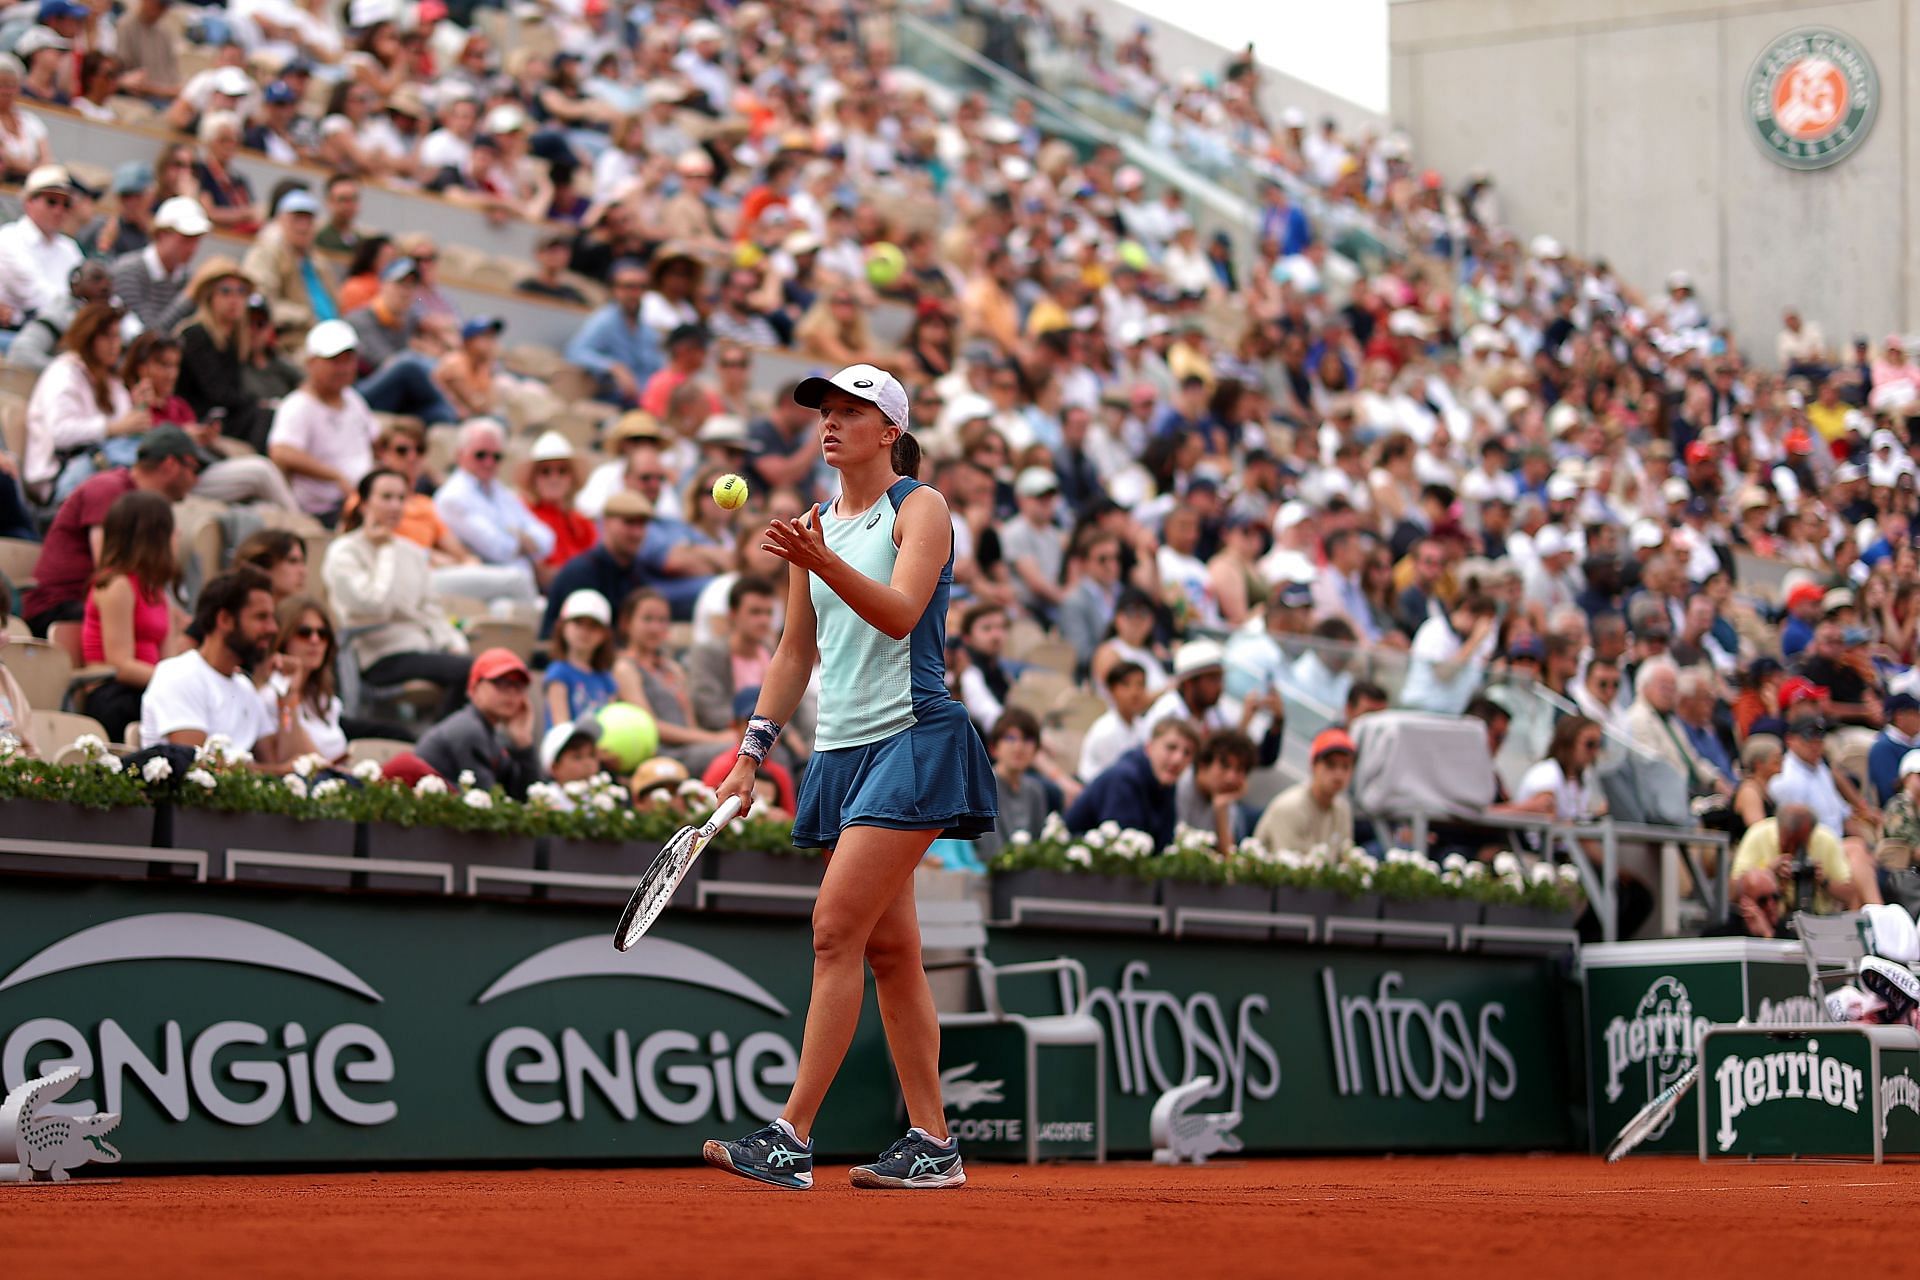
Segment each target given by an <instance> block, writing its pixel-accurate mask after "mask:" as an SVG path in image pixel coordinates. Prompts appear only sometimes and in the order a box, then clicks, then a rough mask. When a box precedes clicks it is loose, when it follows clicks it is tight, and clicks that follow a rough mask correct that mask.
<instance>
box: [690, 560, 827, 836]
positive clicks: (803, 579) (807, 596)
mask: <svg viewBox="0 0 1920 1280" xmlns="http://www.w3.org/2000/svg"><path fill="white" fill-rule="evenodd" d="M819 657H820V633H819V623H818V621H817V620H816V619H815V617H814V613H813V596H812V594H811V592H810V590H809V575H808V574H807V573H806V572H805V571H804V570H800V569H796V570H794V571H793V572H791V573H789V574H788V575H787V623H786V627H785V629H784V630H782V631H781V633H780V644H779V647H778V648H776V649H775V650H774V651H773V659H772V661H770V662H769V663H768V664H767V674H766V677H765V678H764V679H763V680H762V681H761V682H760V700H759V701H758V702H757V703H755V704H754V708H753V713H754V715H755V716H765V717H766V718H767V719H769V720H771V721H773V722H774V723H775V724H779V725H784V724H786V723H787V722H788V721H789V720H791V719H793V713H794V712H795V711H796V710H798V709H799V707H800V699H801V698H802V697H804V696H805V695H806V692H807V682H808V681H809V680H811V679H812V678H813V667H814V664H815V663H816V662H817V661H819ZM759 767H760V762H759V761H757V760H755V759H754V758H753V757H752V756H748V755H743V756H741V757H740V758H739V759H737V760H735V761H734V762H733V768H732V769H730V770H728V771H727V776H726V778H725V779H724V780H723V781H722V782H721V783H720V786H719V788H718V790H717V791H716V792H715V795H716V796H717V797H718V799H719V802H720V803H721V804H725V803H726V800H727V797H728V796H735V795H737V796H739V797H740V816H741V817H745V816H746V815H747V814H748V813H749V812H750V811H751V810H752V809H753V778H754V774H755V773H756V772H758V770H759Z"/></svg>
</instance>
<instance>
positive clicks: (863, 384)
mask: <svg viewBox="0 0 1920 1280" xmlns="http://www.w3.org/2000/svg"><path fill="white" fill-rule="evenodd" d="M853 385H854V386H856V387H858V388H860V389H861V390H862V391H865V390H866V389H867V388H868V387H871V386H872V385H873V379H872V378H861V379H860V380H859V381H857V382H855V383H854V384H853Z"/></svg>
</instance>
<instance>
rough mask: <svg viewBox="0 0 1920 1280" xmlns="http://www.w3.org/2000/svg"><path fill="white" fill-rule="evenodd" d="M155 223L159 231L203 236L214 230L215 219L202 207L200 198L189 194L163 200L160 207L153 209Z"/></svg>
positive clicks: (155, 227)
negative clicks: (197, 198)
mask: <svg viewBox="0 0 1920 1280" xmlns="http://www.w3.org/2000/svg"><path fill="white" fill-rule="evenodd" d="M153 225H154V229H155V230H157V231H173V232H177V233H178V234H180V235H183V236H203V235H205V234H207V232H209V231H211V230H213V219H211V218H209V217H208V216H207V211H206V210H205V209H202V208H201V207H200V202H199V201H198V200H195V199H192V198H191V197H189V196H174V197H173V198H172V199H170V200H163V201H161V203H160V207H159V208H158V209H155V210H154V211H153Z"/></svg>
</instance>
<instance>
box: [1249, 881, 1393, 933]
mask: <svg viewBox="0 0 1920 1280" xmlns="http://www.w3.org/2000/svg"><path fill="white" fill-rule="evenodd" d="M1273 911H1274V914H1276V915H1294V916H1311V917H1312V918H1313V936H1314V938H1315V939H1316V940H1318V941H1322V942H1324V941H1325V940H1326V936H1327V917H1328V916H1335V915H1340V916H1356V915H1360V916H1365V917H1366V918H1367V919H1372V918H1373V917H1375V916H1377V915H1379V914H1380V903H1379V900H1378V899H1371V900H1369V901H1367V902H1366V903H1365V905H1362V901H1361V900H1360V899H1356V898H1349V897H1347V896H1346V895H1345V894H1342V893H1340V892H1339V891H1337V890H1334V889H1293V888H1288V887H1286V886H1284V885H1283V886H1281V887H1279V888H1277V889H1275V890H1274V891H1273ZM1274 936H1275V937H1277V938H1279V939H1281V940H1283V941H1284V940H1287V939H1293V940H1298V939H1299V938H1301V937H1302V936H1303V935H1301V934H1300V933H1298V932H1297V931H1295V930H1293V929H1285V928H1276V929H1275V930H1274Z"/></svg>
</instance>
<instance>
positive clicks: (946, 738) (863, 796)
mask: <svg viewBox="0 0 1920 1280" xmlns="http://www.w3.org/2000/svg"><path fill="white" fill-rule="evenodd" d="M915 712H916V714H917V715H918V716H919V721H918V723H916V724H915V725H914V726H913V727H912V728H910V729H902V730H901V731H900V732H899V733H896V734H894V735H893V736H892V737H891V738H882V739H880V741H878V742H869V743H867V744H866V745H865V746H859V747H842V748H840V749H839V750H835V751H816V752H814V753H813V759H812V760H811V761H809V762H808V764H807V771H806V776H805V777H804V778H803V779H802V781H801V783H800V800H799V803H798V806H797V809H798V811H797V812H796V813H795V814H794V815H793V842H794V843H795V844H797V845H802V846H805V847H807V848H811V849H831V848H832V847H833V846H834V845H835V844H837V843H839V840H840V833H841V832H842V831H843V830H845V829H846V828H848V827H854V826H867V827H891V828H892V829H894V830H896V831H938V832H940V833H941V834H942V835H943V836H946V837H948V838H949V839H955V840H978V839H979V838H980V837H981V836H983V835H985V834H986V833H987V832H989V831H991V830H993V823H994V818H995V816H996V814H997V812H998V810H999V803H998V800H997V799H996V796H997V791H996V789H995V786H994V781H993V762H992V761H991V760H989V759H988V758H987V749H986V747H985V746H984V745H982V743H981V741H980V735H979V734H977V733H975V732H974V729H973V725H972V723H971V722H969V721H968V719H967V709H966V707H965V706H964V705H963V704H962V703H960V702H958V701H955V700H953V699H950V698H949V699H943V700H941V701H938V702H933V703H929V704H927V705H925V706H923V707H917V708H915Z"/></svg>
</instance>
